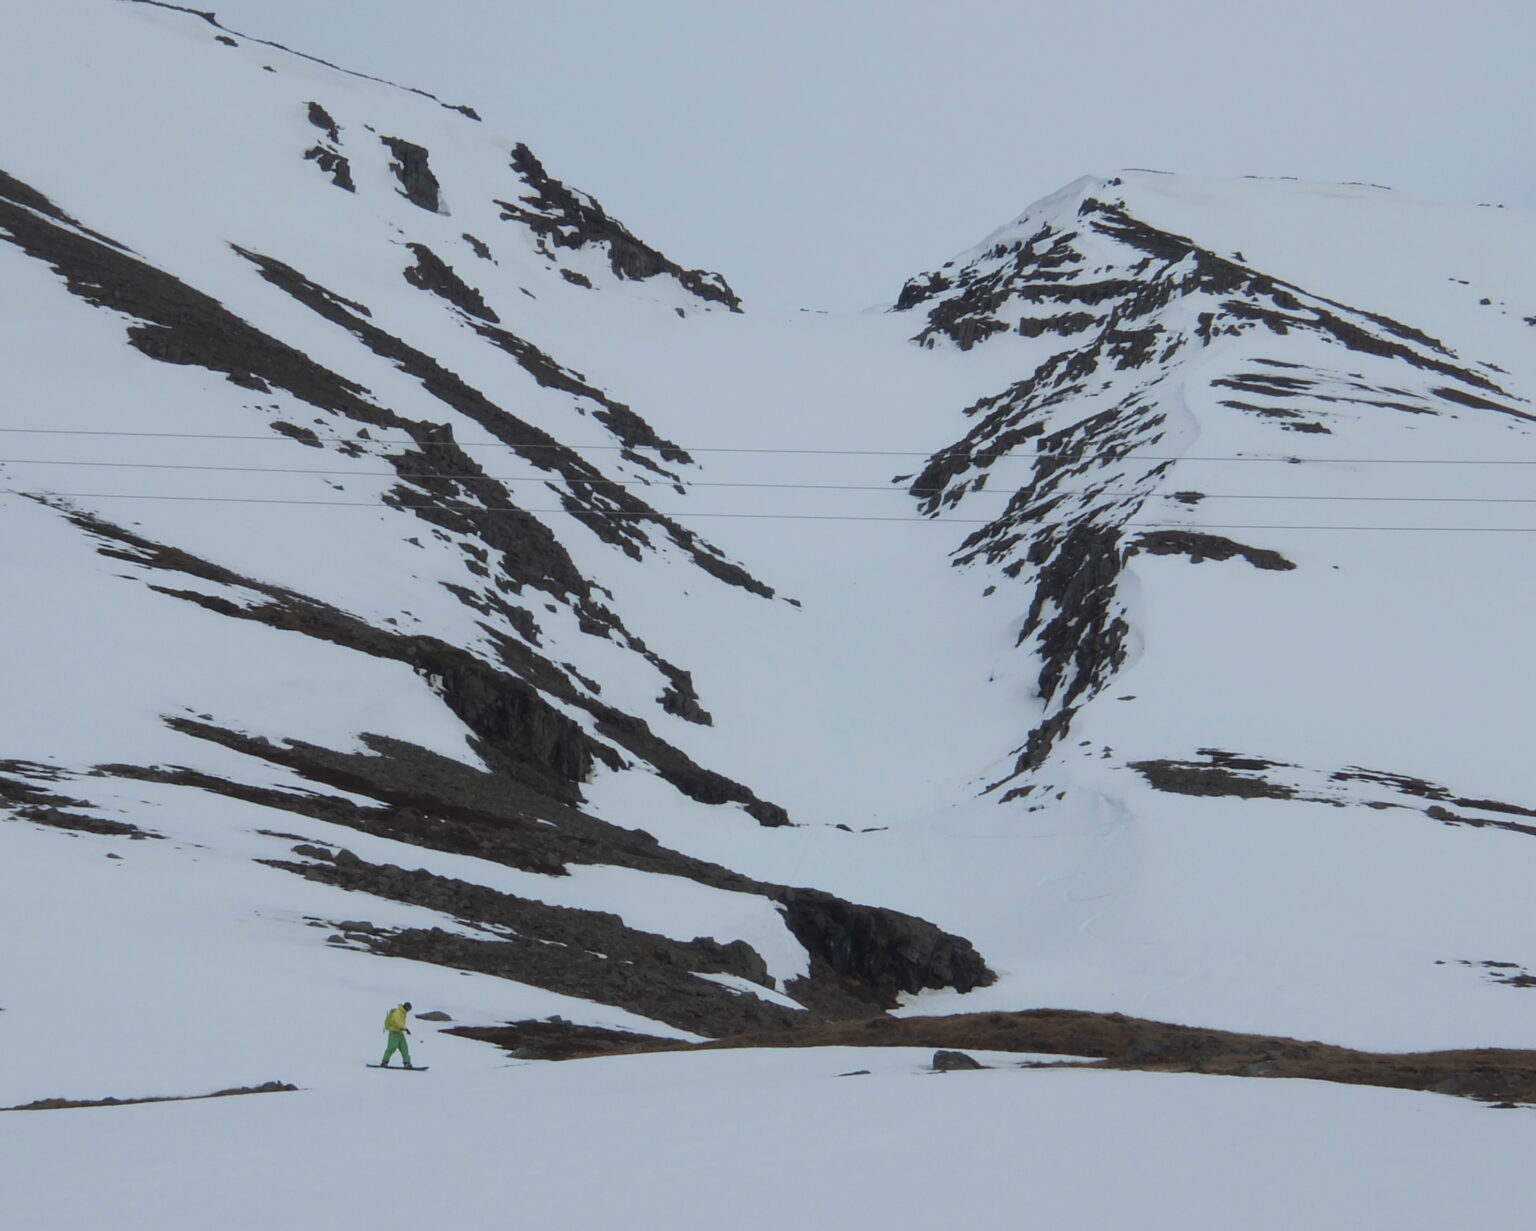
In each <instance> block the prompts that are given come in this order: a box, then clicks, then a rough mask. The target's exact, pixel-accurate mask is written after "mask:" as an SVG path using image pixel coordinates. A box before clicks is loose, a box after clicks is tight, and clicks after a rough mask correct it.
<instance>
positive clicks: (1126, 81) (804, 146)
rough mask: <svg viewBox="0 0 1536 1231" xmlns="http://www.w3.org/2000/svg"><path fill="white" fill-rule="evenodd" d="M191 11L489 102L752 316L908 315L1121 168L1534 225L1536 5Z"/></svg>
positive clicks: (888, 3) (1175, 2) (369, 4)
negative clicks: (920, 280) (771, 310)
mask: <svg viewBox="0 0 1536 1231" xmlns="http://www.w3.org/2000/svg"><path fill="white" fill-rule="evenodd" d="M183 2H188V3H191V0H183ZM191 6H192V7H213V8H215V9H216V11H217V13H218V16H219V18H220V20H221V21H222V22H223V23H224V24H225V25H227V26H229V27H231V28H233V29H236V30H241V31H243V32H245V33H247V34H251V35H255V36H258V37H264V38H270V39H273V40H275V41H277V42H282V43H285V44H287V45H288V46H291V47H293V48H294V49H295V50H299V51H305V52H308V53H310V54H312V55H318V56H320V57H322V58H324V59H328V60H333V61H335V62H336V63H338V64H341V65H343V66H345V67H347V68H354V69H357V70H359V71H362V72H368V73H372V74H375V75H377V76H381V77H386V78H389V79H391V80H395V81H399V82H400V83H402V84H405V85H412V86H418V87H420V88H422V89H426V90H430V91H432V92H433V93H435V94H438V95H440V96H441V97H443V98H444V99H445V100H446V101H450V102H465V103H469V104H470V105H472V106H474V107H475V108H476V109H477V110H478V111H479V112H480V113H481V115H482V116H484V118H485V120H486V122H487V123H488V124H490V125H492V126H494V127H495V128H496V129H498V130H500V131H501V132H503V133H505V134H506V135H507V136H508V137H510V138H512V139H514V140H523V141H526V142H527V143H528V145H529V146H530V147H532V149H533V150H534V152H535V153H536V154H537V155H538V156H539V157H540V158H541V159H543V161H544V162H545V164H546V166H547V167H548V168H549V170H550V172H551V173H552V174H554V175H556V176H558V177H560V178H562V179H564V180H566V181H567V182H568V183H570V184H572V185H573V186H575V187H578V188H581V189H583V190H584V191H586V192H590V193H591V194H592V195H593V196H595V197H597V199H598V200H600V201H601V202H602V203H603V204H604V205H605V206H606V207H607V208H608V210H609V212H610V213H612V214H613V215H614V216H615V217H617V218H619V219H621V220H623V221H624V222H625V223H626V224H627V225H628V226H629V227H630V228H631V229H632V230H634V231H635V232H636V233H637V234H638V235H640V236H641V237H642V238H644V239H646V240H647V241H648V242H650V243H653V244H655V245H656V246H657V247H659V248H660V249H661V250H662V251H664V252H665V253H667V255H669V256H670V257H672V258H673V259H674V260H677V261H679V262H680V263H682V264H684V265H689V266H702V267H705V268H710V269H716V270H719V271H720V272H721V273H723V274H725V276H726V277H727V278H728V279H729V280H730V281H731V283H732V284H733V285H734V286H735V288H736V289H737V291H739V292H740V293H741V294H742V296H743V297H744V298H745V299H746V300H747V304H748V307H749V308H750V307H751V306H752V305H753V304H757V305H759V306H763V307H799V306H807V307H817V308H823V307H824V308H837V309H846V308H858V307H864V306H867V305H870V304H874V303H884V302H889V301H890V300H891V299H893V298H894V297H895V295H896V293H897V291H898V290H899V289H900V287H901V284H902V282H903V281H904V280H905V279H906V278H907V277H909V276H911V275H913V274H915V273H918V272H920V271H922V270H924V269H928V268H932V267H934V266H936V265H940V264H942V263H943V262H944V261H945V260H947V259H949V257H950V256H952V255H954V254H955V253H956V252H958V251H960V250H961V249H963V248H966V247H969V246H970V245H971V244H973V243H975V242H976V241H978V240H979V239H981V238H982V237H983V236H984V235H985V234H986V233H987V232H988V231H990V230H992V229H993V228H994V227H997V226H999V225H1001V224H1002V223H1004V222H1006V221H1008V220H1009V219H1011V218H1012V217H1013V216H1015V215H1016V214H1019V213H1021V212H1022V211H1023V210H1024V208H1025V207H1026V206H1027V205H1029V204H1030V202H1032V201H1034V200H1036V199H1038V198H1040V197H1042V196H1045V195H1046V194H1048V193H1050V192H1053V191H1054V190H1055V189H1057V188H1059V187H1061V186H1062V185H1063V184H1065V183H1067V182H1068V181H1070V180H1072V179H1075V178H1076V177H1077V176H1079V175H1083V174H1086V173H1090V172H1095V173H1096V172H1112V171H1115V170H1118V169H1120V168H1122V167H1131V166H1134V167H1155V168H1158V169H1161V170H1168V171H1177V172H1183V173H1186V174H1196V175H1245V174H1253V175H1295V176H1299V177H1301V178H1303V179H1322V180H1363V181H1367V182H1372V183H1380V184H1387V185H1391V186H1393V187H1396V188H1399V189H1402V190H1404V191H1409V192H1413V193H1416V194H1418V195H1422V196H1428V197H1433V198H1439V199H1444V200H1450V201H1466V202H1470V203H1477V202H1485V201H1499V202H1503V203H1505V204H1507V205H1509V206H1511V207H1521V208H1526V209H1536V161H1533V159H1532V157H1531V148H1532V129H1533V124H1532V120H1533V118H1536V115H1533V113H1536V103H1533V98H1536V90H1533V87H1532V85H1531V82H1532V69H1531V65H1532V60H1533V53H1536V4H1533V3H1531V2H1530V0H1263V2H1257V0H945V2H943V3H938V2H936V0H930V2H928V3H916V2H914V0H756V2H751V3H748V2H745V0H537V2H534V0H202V3H200V4H199V3H191Z"/></svg>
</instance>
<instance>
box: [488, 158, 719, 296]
mask: <svg viewBox="0 0 1536 1231" xmlns="http://www.w3.org/2000/svg"><path fill="white" fill-rule="evenodd" d="M512 168H513V170H515V171H516V172H517V174H518V175H519V176H520V177H521V178H522V181H523V183H524V184H525V185H526V186H527V188H528V190H529V191H528V192H527V193H525V194H524V195H522V196H520V197H519V198H518V199H517V201H515V202H507V201H497V202H496V204H497V205H499V206H500V207H501V209H502V215H501V216H502V218H503V219H504V220H508V221H516V222H520V223H522V224H523V225H524V226H526V227H527V228H528V229H529V230H530V231H532V232H533V233H534V234H535V235H536V236H538V238H539V241H540V244H541V246H542V250H543V252H544V254H545V255H546V256H548V257H549V258H550V259H551V260H554V261H556V262H557V263H558V254H557V253H556V251H555V249H558V248H569V249H579V248H585V247H586V246H587V245H589V244H593V245H601V246H602V247H604V248H606V249H607V254H608V264H609V267H610V268H611V269H612V270H613V272H614V275H615V276H616V277H619V278H626V279H632V280H636V281H638V280H642V279H645V278H655V277H658V276H660V275H663V274H665V275H669V276H671V277H673V278H675V279H676V280H677V282H678V283H679V285H681V286H682V288H683V289H684V290H686V291H688V292H689V293H690V294H692V295H695V296H697V297H698V298H699V299H702V300H705V301H706V302H709V303H720V304H724V305H725V306H726V307H728V308H730V310H731V311H732V312H739V311H741V300H740V299H739V298H738V297H737V295H736V292H735V291H733V290H731V288H730V286H729V285H728V284H727V283H726V281H725V279H724V278H722V277H721V276H720V275H719V274H714V273H707V272H706V271H704V270H701V269H684V268H682V266H680V265H678V264H677V263H676V262H674V261H671V260H668V259H667V258H666V257H665V256H663V255H662V254H661V253H660V252H657V251H656V249H654V248H652V247H651V246H650V245H649V244H646V243H642V242H641V241H640V240H638V239H636V238H635V236H634V235H633V234H631V233H630V231H629V229H628V228H627V227H625V226H624V225H623V224H622V223H620V222H619V221H618V220H617V219H614V218H610V217H609V216H608V213H607V211H606V210H604V209H603V207H602V206H601V205H599V204H598V203H597V202H596V201H594V200H593V199H592V198H591V197H589V196H587V195H586V194H585V193H581V192H577V191H575V190H574V189H571V188H567V187H566V186H565V185H564V184H562V183H561V182H560V181H559V180H557V179H555V178H554V177H553V176H551V175H550V174H549V172H547V171H546V170H545V169H544V164H543V163H541V162H540V161H539V160H538V159H537V158H536V157H534V154H533V151H532V150H530V149H529V148H528V147H527V146H526V145H522V144H518V145H517V146H515V147H514V148H513V150H512Z"/></svg>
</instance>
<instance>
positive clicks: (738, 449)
mask: <svg viewBox="0 0 1536 1231" xmlns="http://www.w3.org/2000/svg"><path fill="white" fill-rule="evenodd" d="M0 432H10V433H20V434H29V435H41V436H110V437H129V438H137V439H148V440H231V441H253V440H258V441H268V442H272V443H291V442H292V441H293V440H294V439H295V438H294V437H291V436H285V435H282V434H277V435H274V434H272V433H270V432H268V433H263V434H259V435H248V436H247V435H228V434H223V433H217V432H133V431H117V430H104V429H97V428H53V427H0ZM316 439H317V440H320V441H323V442H329V443H333V444H348V445H364V444H376V445H409V446H413V447H420V446H421V445H422V444H423V443H426V444H428V445H430V444H432V443H433V442H431V441H428V442H422V441H418V440H414V439H411V438H409V437H405V438H396V437H351V436H319V435H318V434H317V435H316ZM450 443H452V444H454V445H456V446H458V447H459V448H465V449H481V448H483V449H518V450H533V449H552V450H561V451H564V452H568V453H580V452H599V451H608V452H624V451H626V450H634V449H651V450H653V451H659V452H665V451H667V450H673V449H675V450H677V451H679V452H684V453H745V454H768V455H785V456H812V457H816V456H822V457H917V458H930V457H944V456H946V455H948V454H955V455H956V456H964V455H963V454H956V450H955V449H954V448H952V447H940V448H937V449H928V450H913V449H808V448H795V449H784V448H769V447H757V446H750V447H749V446H734V445H698V446H683V445H677V444H671V443H669V442H664V443H659V444H576V445H565V444H560V443H558V442H554V443H549V442H542V441H529V442H522V443H520V442H516V441H505V440H455V441H452V442H450ZM977 448H978V449H979V450H981V451H983V452H984V451H985V446H982V445H978V446H977ZM1054 456H1055V455H1054V454H1051V453H1037V454H1028V455H1010V456H1008V457H1006V458H999V459H997V460H999V461H1030V460H1034V459H1036V458H1051V457H1054ZM1113 460H1114V461H1116V462H1120V461H1137V462H1223V463H1226V462H1232V463H1236V462H1275V463H1283V464H1285V465H1293V466H1294V465H1317V464H1329V465H1350V466H1536V458H1531V459H1522V458H1490V457H1296V456H1293V455H1287V456H1278V457H1269V456H1259V455H1254V454H1250V455H1232V456H1225V457H1206V456H1200V455H1195V454H1168V455H1163V454H1154V453H1132V454H1127V455H1125V456H1124V457H1120V458H1115V459H1113Z"/></svg>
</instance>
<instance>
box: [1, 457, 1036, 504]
mask: <svg viewBox="0 0 1536 1231" xmlns="http://www.w3.org/2000/svg"><path fill="white" fill-rule="evenodd" d="M0 466H95V467H109V468H114V469H122V470H198V471H210V472H215V473H219V474H313V475H320V476H327V475H329V476H338V475H339V476H341V477H343V478H385V479H413V478H419V479H445V480H452V481H455V482H458V481H461V480H465V479H489V480H491V481H493V482H496V483H549V482H552V481H553V480H554V479H556V478H565V479H566V481H567V482H571V483H585V484H587V485H588V486H590V487H643V488H649V489H657V490H662V489H666V488H669V487H671V486H672V485H673V484H674V483H676V484H679V485H681V486H683V487H763V488H778V489H785V490H790V491H818V492H820V491H824V492H901V493H904V494H910V495H913V496H941V495H943V494H944V490H945V489H943V488H933V489H924V490H922V491H916V492H911V491H909V489H907V488H904V487H898V486H896V485H895V484H880V483H862V484H860V483H744V482H736V481H734V480H732V481H725V480H707V479H664V478H658V479H655V480H652V481H647V480H645V479H601V478H596V479H589V478H586V477H585V476H582V477H579V478H575V479H572V478H569V477H568V476H564V475H554V474H549V475H538V474H513V475H496V474H420V475H411V474H401V473H400V472H399V471H397V470H311V469H307V468H303V467H290V466H205V465H202V464H200V463H194V462H76V461H69V460H67V459H63V458H30V457H0ZM967 495H983V496H1012V495H1013V492H1011V491H1008V490H1006V489H1004V488H996V489H993V490H991V491H988V490H986V489H982V490H980V491H973V492H968V493H967Z"/></svg>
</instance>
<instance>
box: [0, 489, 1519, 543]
mask: <svg viewBox="0 0 1536 1231" xmlns="http://www.w3.org/2000/svg"><path fill="white" fill-rule="evenodd" d="M0 495H5V496H47V497H49V498H53V499H59V500H174V501H181V502H190V503H203V504H263V505H294V506H300V507H309V508H353V509H373V510H374V511H375V512H384V511H385V510H388V509H394V510H399V511H404V512H412V511H416V510H427V509H432V510H438V511H443V512H461V513H462V512H475V513H528V514H562V513H563V514H567V515H571V516H576V515H585V516H593V517H629V518H634V519H635V520H637V521H645V520H650V519H657V520H660V519H662V518H678V519H683V520H688V519H692V518H697V517H717V518H719V517H726V518H746V519H750V520H758V521H881V522H914V523H923V524H926V525H935V526H988V525H992V524H994V522H995V520H996V519H989V518H963V517H954V518H946V517H882V516H872V515H866V514H856V513H739V512H738V513H727V512H714V511H700V512H694V511H692V510H689V511H687V512H685V513H675V514H673V513H660V512H656V511H646V512H641V513H636V512H628V511H626V510H622V509H576V510H572V509H524V508H515V507H514V508H506V509H489V508H476V509H466V508H464V507H462V506H460V507H457V508H455V507H453V506H444V505H439V504H384V503H381V502H380V501H377V500H286V499H272V498H267V497H256V496H175V495H161V494H153V493H136V492H23V491H14V490H5V491H0ZM1121 528H1123V529H1127V530H1189V531H1193V532H1195V533H1201V532H1204V531H1208V530H1370V531H1405V532H1412V533H1421V534H1439V533H1446V534H1536V526H1330V525H1301V526H1296V525H1286V526H1276V525H1222V524H1213V523H1201V522H1138V521H1130V522H1123V523H1121Z"/></svg>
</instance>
